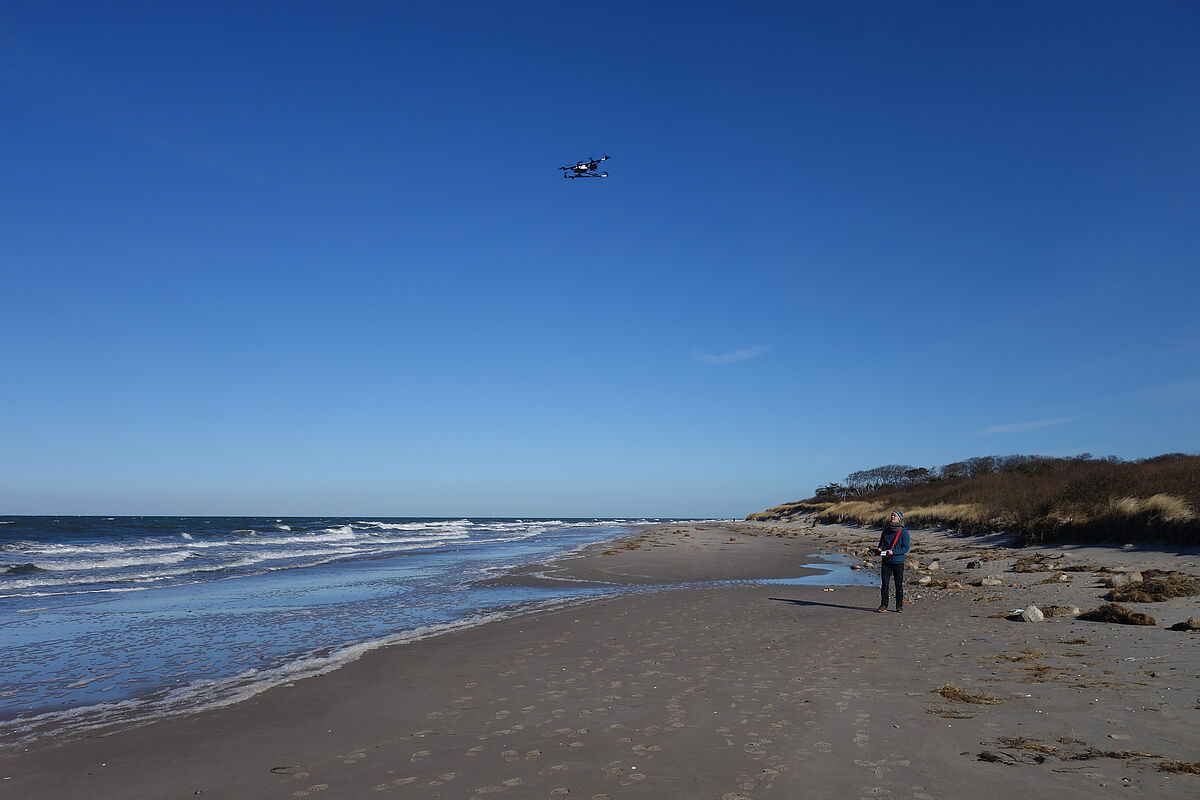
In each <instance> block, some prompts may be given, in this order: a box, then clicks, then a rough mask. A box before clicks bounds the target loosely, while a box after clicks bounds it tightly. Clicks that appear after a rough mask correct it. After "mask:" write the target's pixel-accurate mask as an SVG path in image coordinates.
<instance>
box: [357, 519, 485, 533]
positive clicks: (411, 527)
mask: <svg viewBox="0 0 1200 800" xmlns="http://www.w3.org/2000/svg"><path fill="white" fill-rule="evenodd" d="M354 525H355V526H359V527H363V528H374V529H375V530H382V531H423V530H427V531H430V532H432V533H436V532H438V531H440V530H444V529H447V528H452V529H455V530H462V529H464V528H470V527H473V526H474V525H475V523H474V522H471V520H469V519H460V520H455V521H453V522H450V521H445V520H439V521H437V522H363V521H361V520H360V521H358V522H355V523H354Z"/></svg>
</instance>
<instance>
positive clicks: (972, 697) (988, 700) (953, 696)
mask: <svg viewBox="0 0 1200 800" xmlns="http://www.w3.org/2000/svg"><path fill="white" fill-rule="evenodd" d="M930 694H940V695H941V696H942V697H944V698H946V699H947V700H953V701H954V702H956V703H974V704H975V705H980V706H994V705H996V704H997V703H1003V702H1004V700H1002V699H1001V698H999V697H992V696H991V695H990V694H988V693H987V692H976V693H975V694H971V693H970V692H968V691H967V690H966V689H964V688H962V687H961V686H955V685H954V684H953V683H943V684H942V685H941V686H939V687H938V688H936V689H934V690H932V691H931V692H930Z"/></svg>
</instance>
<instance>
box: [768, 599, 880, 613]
mask: <svg viewBox="0 0 1200 800" xmlns="http://www.w3.org/2000/svg"><path fill="white" fill-rule="evenodd" d="M767 599H768V600H774V601H776V602H779V603H791V604H792V605H794V606H825V607H826V608H844V609H846V610H847V611H869V612H871V613H875V609H874V608H863V607H862V606H843V605H838V604H837V603H818V602H817V601H816V600H793V599H791V598H788V597H768V598H767Z"/></svg>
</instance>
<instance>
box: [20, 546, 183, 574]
mask: <svg viewBox="0 0 1200 800" xmlns="http://www.w3.org/2000/svg"><path fill="white" fill-rule="evenodd" d="M194 555H195V553H193V552H191V551H189V550H181V551H178V552H175V553H165V554H163V555H160V556H130V557H127V558H96V559H87V560H76V561H43V562H42V563H40V564H39V563H37V562H33V565H34V566H35V567H37V568H38V569H44V570H46V571H48V572H78V571H80V570H86V569H117V568H119V567H146V566H153V565H155V564H178V563H179V562H180V561H184V560H186V559H188V558H191V557H192V556H194Z"/></svg>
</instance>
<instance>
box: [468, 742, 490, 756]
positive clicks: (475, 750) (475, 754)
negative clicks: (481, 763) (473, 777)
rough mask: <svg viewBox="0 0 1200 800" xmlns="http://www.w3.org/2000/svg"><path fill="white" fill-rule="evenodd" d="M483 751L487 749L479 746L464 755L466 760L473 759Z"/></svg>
mask: <svg viewBox="0 0 1200 800" xmlns="http://www.w3.org/2000/svg"><path fill="white" fill-rule="evenodd" d="M484 750H487V748H486V747H484V746H483V745H479V746H478V747H472V748H471V749H470V750H468V751H467V753H466V755H467V758H474V757H475V756H477V755H479V754H480V753H482V752H483V751H484Z"/></svg>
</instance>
